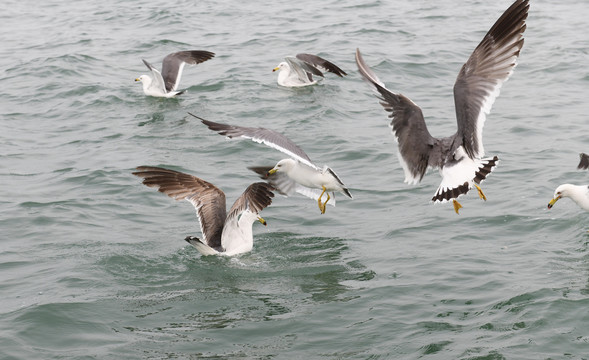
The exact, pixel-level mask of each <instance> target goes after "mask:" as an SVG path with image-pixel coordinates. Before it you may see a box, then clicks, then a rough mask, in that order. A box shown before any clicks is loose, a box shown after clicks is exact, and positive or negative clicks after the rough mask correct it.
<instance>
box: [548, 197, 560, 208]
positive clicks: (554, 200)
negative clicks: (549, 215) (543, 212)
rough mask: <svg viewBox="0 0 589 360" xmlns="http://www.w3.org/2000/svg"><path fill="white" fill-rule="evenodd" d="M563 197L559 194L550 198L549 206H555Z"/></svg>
mask: <svg viewBox="0 0 589 360" xmlns="http://www.w3.org/2000/svg"><path fill="white" fill-rule="evenodd" d="M560 198H561V195H558V196H557V197H555V198H554V199H552V200H550V202H549V203H548V208H549V209H552V207H553V206H554V204H555V203H556V202H557V201H558V199H560Z"/></svg>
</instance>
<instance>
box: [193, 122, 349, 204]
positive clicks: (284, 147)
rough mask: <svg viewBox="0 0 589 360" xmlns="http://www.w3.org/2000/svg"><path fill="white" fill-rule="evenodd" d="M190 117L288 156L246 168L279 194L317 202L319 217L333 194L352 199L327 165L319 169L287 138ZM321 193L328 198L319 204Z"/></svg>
mask: <svg viewBox="0 0 589 360" xmlns="http://www.w3.org/2000/svg"><path fill="white" fill-rule="evenodd" d="M189 114H190V115H192V116H194V117H195V118H197V119H199V120H201V121H202V123H203V124H205V125H206V126H208V127H209V129H211V130H213V131H216V132H218V133H219V134H220V135H224V136H227V138H229V139H232V138H234V137H242V138H245V139H250V140H252V141H255V142H257V143H261V144H264V145H267V146H269V147H271V148H274V149H276V150H278V151H281V152H283V153H285V154H287V155H288V156H290V157H291V158H288V159H282V160H280V161H278V163H277V164H276V165H275V166H274V167H250V168H249V169H250V170H253V171H255V172H257V173H258V174H259V175H261V177H262V179H265V180H267V181H268V182H269V183H270V184H271V185H272V186H273V187H274V188H275V189H276V190H277V191H278V192H279V193H280V194H282V195H286V196H288V195H292V194H293V193H295V192H297V193H299V194H301V195H304V196H307V197H309V198H311V199H314V200H317V205H318V206H319V210H320V211H321V213H322V214H325V207H326V205H327V203H328V202H329V200H330V199H332V198H333V201H332V202H331V203H330V205H333V206H335V191H338V192H341V193H342V194H345V195H346V196H347V197H349V198H350V199H351V198H352V194H350V191H349V190H348V188H347V187H346V186H345V185H344V183H343V182H342V181H341V180H340V178H339V177H338V176H337V175H336V173H335V172H334V171H333V170H332V169H331V168H329V167H328V166H327V165H325V166H323V167H322V168H320V167H319V166H317V165H315V164H314V163H313V162H312V161H311V159H310V158H309V156H308V155H307V154H306V153H305V152H304V151H303V150H302V149H301V148H300V147H299V146H298V145H297V144H295V143H294V142H292V141H291V140H290V139H289V138H287V137H286V136H284V135H282V134H280V133H278V132H276V131H274V130H270V129H265V128H252V127H245V126H235V125H225V124H219V123H216V122H213V121H209V120H205V119H203V118H200V117H198V116H196V115H194V114H191V113H189ZM330 193H331V195H330ZM324 194H326V195H327V198H326V200H325V201H324V202H322V201H321V199H322V198H323V195H324Z"/></svg>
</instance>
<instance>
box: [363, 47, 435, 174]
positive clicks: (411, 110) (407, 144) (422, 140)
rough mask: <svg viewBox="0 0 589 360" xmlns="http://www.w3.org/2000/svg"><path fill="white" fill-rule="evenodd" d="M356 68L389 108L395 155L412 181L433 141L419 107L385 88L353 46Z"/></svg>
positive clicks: (426, 160) (422, 168)
mask: <svg viewBox="0 0 589 360" xmlns="http://www.w3.org/2000/svg"><path fill="white" fill-rule="evenodd" d="M356 64H358V70H359V71H360V74H362V76H363V77H364V79H365V80H366V81H368V83H370V84H371V85H372V86H373V87H374V90H375V91H376V93H377V94H378V96H377V97H378V98H379V99H380V100H381V101H380V104H381V105H382V106H383V107H384V109H385V110H386V111H388V112H390V115H389V117H390V118H391V119H392V121H391V124H390V125H391V127H392V130H393V133H394V134H395V137H396V138H397V142H398V145H399V159H400V160H401V165H402V166H403V170H404V172H405V182H408V183H411V184H416V183H418V182H419V181H421V179H422V178H423V175H425V172H426V170H427V167H428V163H429V155H430V151H431V149H432V147H433V146H434V143H435V138H434V137H432V136H431V135H430V133H429V131H428V129H427V126H426V124H425V120H424V119H423V114H422V112H421V108H420V107H419V106H417V105H416V104H415V103H414V102H413V101H411V100H410V99H409V98H408V97H406V96H404V95H402V94H396V93H394V92H392V91H390V90H388V89H387V88H386V87H385V86H384V84H383V83H382V82H381V81H380V80H379V79H378V77H377V76H376V75H375V74H374V72H373V71H372V69H370V68H369V67H368V65H366V63H365V62H364V59H363V58H362V55H361V54H360V50H359V49H358V50H356Z"/></svg>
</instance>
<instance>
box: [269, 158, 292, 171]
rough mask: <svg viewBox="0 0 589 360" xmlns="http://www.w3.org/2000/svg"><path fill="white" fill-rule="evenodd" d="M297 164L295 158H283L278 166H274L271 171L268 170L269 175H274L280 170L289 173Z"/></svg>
mask: <svg viewBox="0 0 589 360" xmlns="http://www.w3.org/2000/svg"><path fill="white" fill-rule="evenodd" d="M295 165H296V161H295V160H293V159H282V160H280V161H279V162H278V163H276V166H274V167H273V168H272V169H270V171H268V175H272V174H274V173H276V172H278V171H280V172H285V173H288V172H289V171H290V170H291V169H293V168H294V167H295Z"/></svg>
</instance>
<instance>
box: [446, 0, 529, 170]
mask: <svg viewBox="0 0 589 360" xmlns="http://www.w3.org/2000/svg"><path fill="white" fill-rule="evenodd" d="M528 9H529V4H528V0H516V1H515V2H514V3H513V5H511V6H510V7H509V9H507V10H506V11H505V12H504V13H503V15H502V16H501V17H500V18H499V19H498V20H497V22H495V24H494V25H493V27H491V29H490V30H489V32H488V33H487V34H486V35H485V37H484V38H483V40H482V41H481V42H480V44H479V45H478V46H477V47H476V49H475V50H474V51H473V53H472V55H470V58H469V59H468V61H467V62H466V63H465V64H464V65H463V66H462V69H461V70H460V73H459V74H458V78H457V79H456V83H455V84H454V103H455V106H456V120H457V123H458V132H457V136H458V138H460V139H462V145H463V146H464V150H465V151H466V154H467V155H468V156H469V157H470V158H471V159H474V158H480V157H482V156H483V155H484V152H485V151H484V148H483V140H482V136H483V125H484V123H485V119H486V114H488V113H489V112H490V111H491V106H493V103H494V102H495V99H496V98H497V96H499V90H500V89H501V86H502V85H503V83H504V82H505V81H507V79H508V78H509V76H511V73H512V72H513V69H514V68H515V66H516V64H517V58H518V56H519V53H520V50H521V48H522V46H523V44H524V40H523V33H524V31H525V30H526V24H525V21H526V18H527V17H528Z"/></svg>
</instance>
